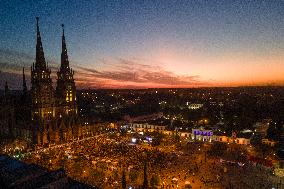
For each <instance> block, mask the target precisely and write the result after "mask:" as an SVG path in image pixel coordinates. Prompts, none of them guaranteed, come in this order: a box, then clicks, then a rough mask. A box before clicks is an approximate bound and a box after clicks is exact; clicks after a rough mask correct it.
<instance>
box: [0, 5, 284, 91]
mask: <svg viewBox="0 0 284 189" xmlns="http://www.w3.org/2000/svg"><path fill="white" fill-rule="evenodd" d="M283 10H284V1H283V0H239V1H238V0H184V1H183V0H176V1H175V0H145V1H139V0H135V1H134V0H133V1H124V0H117V1H111V0H98V1H86V0H85V1H79V0H74V1H72V0H68V1H58V0H54V1H53V0H50V1H33V2H32V1H30V0H21V1H20V0H19V1H16V0H11V1H6V2H5V1H3V2H1V3H0V41H1V43H0V85H1V86H0V88H1V89H3V87H4V83H5V81H6V80H7V82H8V83H9V85H10V88H12V89H21V75H20V74H21V70H22V67H25V68H26V74H27V78H29V74H30V66H31V64H32V62H33V61H34V59H35V39H36V38H35V37H36V25H35V24H36V19H35V17H36V16H39V17H40V31H41V36H42V41H43V48H44V52H45V58H46V59H47V61H48V62H49V64H50V65H51V68H52V71H53V76H54V79H53V81H54V82H55V79H56V78H55V73H56V71H57V69H58V68H59V64H60V53H61V27H60V25H61V24H62V23H64V24H65V35H66V41H67V48H68V54H69V60H70V65H71V67H72V68H73V69H74V70H75V79H76V85H77V87H78V88H151V87H171V88H172V87H204V86H205V87H207V86H244V85H245V86H247V85H249V86H250V85H283V84H284V11H283ZM29 82H30V81H28V83H29Z"/></svg>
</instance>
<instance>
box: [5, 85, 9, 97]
mask: <svg viewBox="0 0 284 189" xmlns="http://www.w3.org/2000/svg"><path fill="white" fill-rule="evenodd" d="M8 95H9V87H8V83H7V81H6V82H5V97H6V98H7V97H8Z"/></svg>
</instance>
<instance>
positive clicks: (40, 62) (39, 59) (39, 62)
mask: <svg viewBox="0 0 284 189" xmlns="http://www.w3.org/2000/svg"><path fill="white" fill-rule="evenodd" d="M38 22H39V17H36V29H37V32H36V63H35V67H36V69H45V68H46V63H45V58H44V52H43V47H42V42H41V36H40V31H39V24H38Z"/></svg>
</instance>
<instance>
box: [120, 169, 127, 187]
mask: <svg viewBox="0 0 284 189" xmlns="http://www.w3.org/2000/svg"><path fill="white" fill-rule="evenodd" d="M121 186H122V188H123V189H125V188H126V176H125V171H124V170H123V171H122V177H121Z"/></svg>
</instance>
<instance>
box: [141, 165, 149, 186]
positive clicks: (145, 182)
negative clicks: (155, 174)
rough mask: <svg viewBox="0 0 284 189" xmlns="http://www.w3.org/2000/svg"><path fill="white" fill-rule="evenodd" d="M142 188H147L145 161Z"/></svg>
mask: <svg viewBox="0 0 284 189" xmlns="http://www.w3.org/2000/svg"><path fill="white" fill-rule="evenodd" d="M142 189H148V175H147V161H145V163H144V180H143V186H142Z"/></svg>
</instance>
